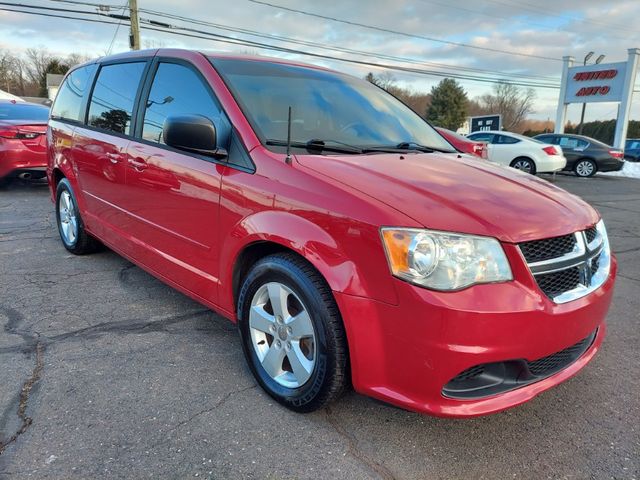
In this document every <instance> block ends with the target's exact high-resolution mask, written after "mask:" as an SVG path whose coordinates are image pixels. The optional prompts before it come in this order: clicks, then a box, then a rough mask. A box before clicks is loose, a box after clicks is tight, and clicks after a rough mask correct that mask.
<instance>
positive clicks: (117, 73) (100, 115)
mask: <svg viewBox="0 0 640 480" xmlns="http://www.w3.org/2000/svg"><path fill="white" fill-rule="evenodd" d="M145 65H146V62H129V63H119V64H115V65H105V66H103V67H102V68H101V69H100V72H99V73H98V79H97V80H96V84H95V87H93V94H92V96H91V104H90V106H89V125H91V126H93V127H97V128H101V129H103V130H109V131H112V132H116V133H123V134H127V133H129V127H130V126H131V116H132V115H133V104H134V102H135V99H136V92H137V91H138V86H139V84H140V78H141V77H142V72H143V71H144V67H145Z"/></svg>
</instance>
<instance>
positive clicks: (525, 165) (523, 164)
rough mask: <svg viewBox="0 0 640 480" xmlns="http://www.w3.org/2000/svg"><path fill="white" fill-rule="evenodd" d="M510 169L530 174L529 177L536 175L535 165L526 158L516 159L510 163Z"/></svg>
mask: <svg viewBox="0 0 640 480" xmlns="http://www.w3.org/2000/svg"><path fill="white" fill-rule="evenodd" d="M510 166H511V167H513V168H515V169H516V170H522V171H523V172H526V173H530V174H531V175H535V173H536V164H535V162H534V161H533V160H531V159H530V158H527V157H518V158H516V159H515V160H514V161H513V162H511V165H510Z"/></svg>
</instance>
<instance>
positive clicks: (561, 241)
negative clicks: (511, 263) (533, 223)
mask: <svg viewBox="0 0 640 480" xmlns="http://www.w3.org/2000/svg"><path fill="white" fill-rule="evenodd" d="M575 246H576V237H575V235H573V234H570V235H564V236H562V237H555V238H547V239H545V240H536V241H533V242H525V243H521V244H520V250H521V251H522V254H523V255H524V258H525V260H526V261H527V263H533V262H541V261H543V260H549V259H550V258H556V257H561V256H562V255H566V254H567V253H571V252H572V251H573V249H574V248H575Z"/></svg>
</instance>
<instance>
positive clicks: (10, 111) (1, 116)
mask: <svg viewBox="0 0 640 480" xmlns="http://www.w3.org/2000/svg"><path fill="white" fill-rule="evenodd" d="M48 119H49V108H48V107H45V106H40V105H33V104H31V103H0V120H34V121H38V122H41V121H45V122H46V121H47V120H48Z"/></svg>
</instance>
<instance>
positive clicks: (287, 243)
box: [219, 211, 396, 317]
mask: <svg viewBox="0 0 640 480" xmlns="http://www.w3.org/2000/svg"><path fill="white" fill-rule="evenodd" d="M239 238H240V239H242V241H240V242H239V241H238V239H239ZM277 252H293V253H295V254H297V255H299V256H300V257H301V258H303V259H304V260H306V261H307V262H309V263H310V264H311V265H312V266H313V267H314V268H315V269H316V270H317V271H318V272H319V273H320V275H321V276H322V278H323V279H324V280H325V281H326V282H327V284H328V285H329V288H330V289H331V290H332V291H338V292H342V293H347V294H351V295H358V296H370V297H373V298H375V297H376V296H377V295H376V293H377V292H372V291H371V290H370V289H371V288H372V286H371V284H370V283H369V282H367V280H366V276H365V275H363V274H362V273H361V272H360V270H359V268H358V266H357V265H356V262H354V259H352V258H350V256H349V255H348V254H347V253H345V251H344V250H343V248H342V247H341V245H340V242H339V241H337V240H336V239H335V238H333V237H332V236H331V235H330V234H329V233H328V232H327V231H326V230H324V229H322V228H321V227H320V226H319V225H317V224H315V223H313V222H311V221H310V220H308V219H306V218H303V217H300V216H298V215H295V214H293V213H290V212H283V211H263V212H259V213H256V214H254V215H251V216H249V217H247V218H245V219H243V220H242V221H241V222H240V223H238V224H237V225H236V226H235V227H234V228H232V229H230V231H229V232H228V233H227V234H226V235H225V237H224V238H222V239H221V252H220V259H221V264H220V291H219V301H220V303H221V306H222V307H223V308H224V309H226V310H228V311H232V312H234V317H235V315H236V314H237V297H238V292H239V291H240V288H241V284H242V279H243V278H244V276H245V275H246V273H247V272H248V271H249V269H250V268H251V266H252V265H254V264H255V262H257V261H258V260H260V259H261V258H264V257H265V256H267V255H270V254H272V253H277ZM389 277H390V276H389ZM389 282H391V278H389ZM377 290H378V289H377ZM385 292H386V294H387V298H383V300H387V301H389V302H390V303H391V302H393V301H394V300H396V294H395V290H394V289H393V287H392V286H389V287H388V288H386V289H385Z"/></svg>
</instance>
